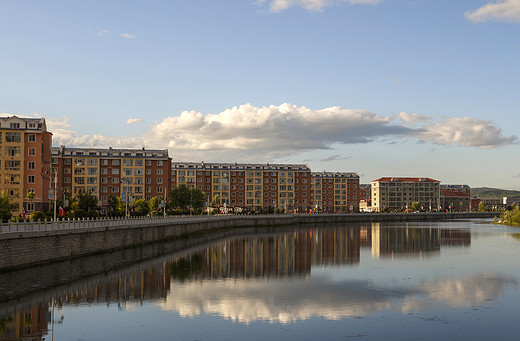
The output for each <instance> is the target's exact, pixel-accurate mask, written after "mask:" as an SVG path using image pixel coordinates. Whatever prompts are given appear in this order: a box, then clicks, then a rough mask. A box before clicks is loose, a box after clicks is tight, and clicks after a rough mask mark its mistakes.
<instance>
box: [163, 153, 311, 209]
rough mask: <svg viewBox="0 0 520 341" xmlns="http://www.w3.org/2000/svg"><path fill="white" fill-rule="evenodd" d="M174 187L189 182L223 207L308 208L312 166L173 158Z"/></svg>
mask: <svg viewBox="0 0 520 341" xmlns="http://www.w3.org/2000/svg"><path fill="white" fill-rule="evenodd" d="M170 180H171V187H172V188H173V187H175V186H177V185H180V184H186V185H187V186H188V187H192V188H198V189H199V190H201V191H202V192H204V193H205V195H206V205H207V206H217V207H219V208H220V209H221V210H226V211H230V210H233V211H235V212H242V211H243V210H245V211H249V212H260V211H269V210H276V209H278V210H284V211H285V212H306V211H309V210H310V209H311V208H312V206H311V198H310V192H311V170H310V168H309V166H308V165H302V164H269V163H266V164H249V163H205V162H173V164H172V170H171V179H170Z"/></svg>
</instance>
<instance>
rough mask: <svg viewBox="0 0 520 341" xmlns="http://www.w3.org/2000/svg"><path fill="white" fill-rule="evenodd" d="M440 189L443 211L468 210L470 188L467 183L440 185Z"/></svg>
mask: <svg viewBox="0 0 520 341" xmlns="http://www.w3.org/2000/svg"><path fill="white" fill-rule="evenodd" d="M440 190H441V209H442V210H443V211H446V210H448V211H459V212H460V211H470V209H471V188H470V187H469V186H468V185H441V186H440Z"/></svg>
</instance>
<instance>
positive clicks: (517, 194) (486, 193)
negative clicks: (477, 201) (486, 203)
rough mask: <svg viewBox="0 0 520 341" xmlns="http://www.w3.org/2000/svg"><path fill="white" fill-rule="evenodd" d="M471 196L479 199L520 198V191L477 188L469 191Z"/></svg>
mask: <svg viewBox="0 0 520 341" xmlns="http://www.w3.org/2000/svg"><path fill="white" fill-rule="evenodd" d="M471 196H472V197H474V196H478V197H479V198H502V197H510V198H520V191H515V190H508V189H499V188H490V187H478V188H472V189H471Z"/></svg>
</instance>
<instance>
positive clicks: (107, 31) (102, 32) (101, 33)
mask: <svg viewBox="0 0 520 341" xmlns="http://www.w3.org/2000/svg"><path fill="white" fill-rule="evenodd" d="M109 33H110V30H101V31H98V32H97V35H98V36H100V37H101V36H106V35H107V34H109Z"/></svg>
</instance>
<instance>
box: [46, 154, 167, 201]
mask: <svg viewBox="0 0 520 341" xmlns="http://www.w3.org/2000/svg"><path fill="white" fill-rule="evenodd" d="M52 158H53V160H52V163H53V167H56V168H57V169H58V186H57V187H58V190H57V192H58V195H59V196H60V198H65V196H66V195H67V194H68V195H70V194H73V195H74V194H77V193H78V192H80V191H83V192H88V193H92V194H94V195H95V196H97V198H98V200H99V202H100V204H101V206H106V205H108V198H109V196H111V195H113V196H116V197H118V196H121V195H122V194H124V195H125V198H126V196H128V197H129V198H130V199H133V200H138V199H146V200H150V199H151V198H153V197H160V198H166V197H167V196H168V190H169V185H168V184H169V174H170V165H171V158H170V157H168V150H166V149H165V150H146V149H112V148H108V149H94V148H92V149H88V148H65V147H64V146H62V147H60V148H52Z"/></svg>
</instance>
